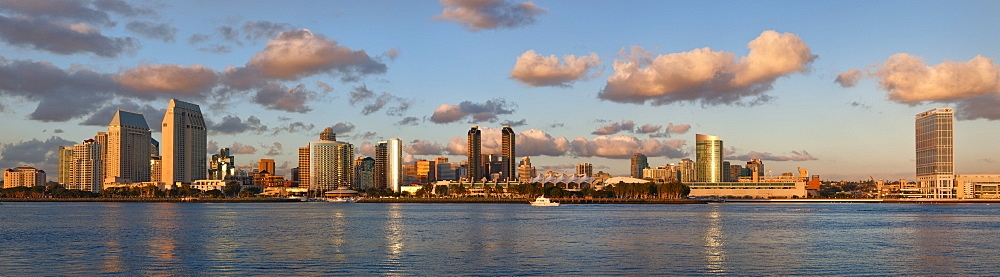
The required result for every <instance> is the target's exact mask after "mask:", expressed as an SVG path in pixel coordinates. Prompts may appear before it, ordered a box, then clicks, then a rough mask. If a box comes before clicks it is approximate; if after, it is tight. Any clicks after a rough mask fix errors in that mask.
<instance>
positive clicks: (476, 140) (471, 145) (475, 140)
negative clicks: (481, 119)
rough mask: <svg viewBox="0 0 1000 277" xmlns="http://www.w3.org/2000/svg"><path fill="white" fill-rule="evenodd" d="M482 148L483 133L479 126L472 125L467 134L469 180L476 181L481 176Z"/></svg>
mask: <svg viewBox="0 0 1000 277" xmlns="http://www.w3.org/2000/svg"><path fill="white" fill-rule="evenodd" d="M482 148H483V133H482V131H480V130H479V126H472V129H469V136H468V149H467V150H468V151H467V155H468V157H469V159H468V161H469V167H468V168H467V169H466V170H467V173H466V174H467V176H469V181H472V182H476V181H479V180H480V179H482V178H483V176H484V175H485V174H483V169H482V167H481V166H482V161H481V160H480V159H482V155H481V154H482V153H481V152H482Z"/></svg>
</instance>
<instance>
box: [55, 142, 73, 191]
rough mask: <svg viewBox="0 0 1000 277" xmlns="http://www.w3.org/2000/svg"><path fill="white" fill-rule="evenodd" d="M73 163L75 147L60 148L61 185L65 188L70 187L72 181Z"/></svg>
mask: <svg viewBox="0 0 1000 277" xmlns="http://www.w3.org/2000/svg"><path fill="white" fill-rule="evenodd" d="M72 162H73V147H72V146H59V171H58V172H57V173H58V174H59V179H58V180H59V184H60V185H63V186H68V185H69V182H70V180H72V179H71V177H70V172H71V167H70V164H71V163H72Z"/></svg>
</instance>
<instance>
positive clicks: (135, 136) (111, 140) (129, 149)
mask: <svg viewBox="0 0 1000 277" xmlns="http://www.w3.org/2000/svg"><path fill="white" fill-rule="evenodd" d="M107 134H108V142H107V144H103V146H104V147H105V150H104V151H105V153H106V154H105V157H104V159H103V162H104V172H103V175H104V178H105V179H107V178H123V179H125V180H128V181H130V182H136V183H138V182H149V180H150V179H149V178H150V173H149V169H150V168H149V154H150V149H149V147H150V143H151V141H152V140H153V138H152V137H151V135H150V131H149V124H147V123H146V118H145V117H143V116H142V114H138V113H132V112H127V111H123V110H118V112H116V113H115V117H114V118H113V119H112V120H111V123H110V124H108V133H107Z"/></svg>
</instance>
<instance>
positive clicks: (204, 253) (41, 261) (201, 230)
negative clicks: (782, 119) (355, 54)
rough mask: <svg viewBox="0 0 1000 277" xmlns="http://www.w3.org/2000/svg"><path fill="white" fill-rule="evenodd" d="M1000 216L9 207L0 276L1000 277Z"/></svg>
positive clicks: (487, 207) (399, 207) (905, 208)
mask: <svg viewBox="0 0 1000 277" xmlns="http://www.w3.org/2000/svg"><path fill="white" fill-rule="evenodd" d="M996 208H997V206H996V205H993V206H989V205H893V204H732V203H726V204H710V205H565V206H560V207H557V208H538V207H531V206H529V205H510V204H361V203H356V204H329V203H273V204H197V203H110V204H108V203H5V204H4V205H3V206H0V209H2V211H0V276H9V275H29V276H37V275H97V274H106V275H127V276H133V275H182V276H190V275H305V276H315V275H363V276H371V275H578V276H579V275H640V276H646V275H987V276H990V275H993V276H996V275H1000V259H996V258H994V257H995V253H997V252H998V251H1000V237H998V236H996V235H995V233H996V230H998V229H1000V212H998V210H996Z"/></svg>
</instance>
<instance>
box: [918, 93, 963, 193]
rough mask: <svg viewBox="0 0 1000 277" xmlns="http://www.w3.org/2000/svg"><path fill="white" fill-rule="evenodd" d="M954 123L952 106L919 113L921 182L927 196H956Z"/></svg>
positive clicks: (919, 171)
mask: <svg viewBox="0 0 1000 277" xmlns="http://www.w3.org/2000/svg"><path fill="white" fill-rule="evenodd" d="M954 126H955V112H954V111H953V110H952V109H949V108H937V109H933V110H929V111H926V112H922V113H919V114H917V116H916V142H917V143H916V153H917V185H918V187H919V188H920V192H921V193H923V194H924V195H925V196H927V197H934V198H955V158H954V157H955V152H954V148H955V142H954V139H955V136H954Z"/></svg>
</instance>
